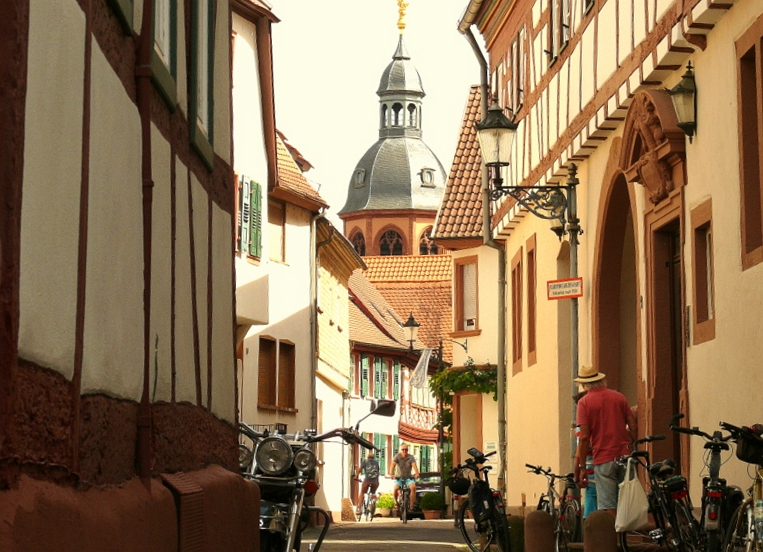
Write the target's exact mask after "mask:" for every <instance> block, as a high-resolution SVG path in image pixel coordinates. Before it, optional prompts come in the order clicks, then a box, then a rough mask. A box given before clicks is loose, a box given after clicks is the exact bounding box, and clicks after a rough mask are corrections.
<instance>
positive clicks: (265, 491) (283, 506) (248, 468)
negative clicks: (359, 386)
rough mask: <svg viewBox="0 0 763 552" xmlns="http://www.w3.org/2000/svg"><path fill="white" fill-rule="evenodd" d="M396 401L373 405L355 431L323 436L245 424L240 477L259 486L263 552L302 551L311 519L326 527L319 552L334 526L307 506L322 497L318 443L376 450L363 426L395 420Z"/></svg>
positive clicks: (315, 547) (318, 543) (241, 425)
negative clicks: (373, 419) (379, 420)
mask: <svg viewBox="0 0 763 552" xmlns="http://www.w3.org/2000/svg"><path fill="white" fill-rule="evenodd" d="M395 410H396V402H395V401H392V400H384V399H381V400H378V401H374V402H373V403H371V411H370V412H369V413H368V414H366V415H365V416H363V418H361V419H360V420H359V421H358V422H357V423H356V424H355V426H354V427H352V428H337V429H333V430H331V431H329V432H326V433H322V434H320V435H318V434H317V432H316V431H315V430H314V429H306V430H305V431H303V432H299V431H298V432H296V433H294V434H288V433H285V432H284V433H281V432H279V431H278V430H276V431H275V432H271V431H268V430H266V431H263V432H260V431H257V430H255V429H254V428H253V427H252V426H250V425H248V424H245V423H243V422H240V423H239V432H240V434H241V435H243V436H244V437H246V438H248V439H249V440H250V441H251V446H249V445H247V444H245V443H242V444H240V445H239V464H240V467H241V473H242V475H243V476H244V477H246V478H247V479H249V480H251V481H254V482H256V483H257V484H258V485H259V487H260V497H261V504H260V550H262V551H263V552H292V551H294V550H296V551H297V552H298V551H299V547H300V544H301V541H302V532H303V531H304V530H305V529H306V528H307V526H308V525H309V524H310V519H311V516H312V515H314V516H315V517H316V518H320V519H321V520H322V523H323V527H322V529H321V532H320V535H319V536H318V539H317V541H316V543H315V545H313V547H312V549H311V551H312V552H318V550H319V549H320V547H321V543H322V542H323V539H324V537H325V536H326V532H327V531H328V528H329V524H330V521H331V520H330V517H329V514H328V512H326V511H325V510H323V509H322V508H318V507H317V506H311V505H309V504H307V503H306V502H307V501H309V499H310V498H311V497H313V496H314V495H315V493H317V492H318V489H319V488H320V486H319V485H318V482H317V481H316V477H315V476H316V473H315V467H316V464H317V458H316V456H315V452H314V450H313V448H314V444H315V443H318V442H321V441H328V440H329V439H333V438H339V439H341V440H342V441H344V442H345V443H349V444H357V445H360V446H361V447H363V448H366V449H373V448H375V447H374V445H373V443H371V442H369V441H368V440H366V439H364V438H363V437H362V436H361V435H360V433H359V432H358V427H359V426H360V422H362V421H363V420H365V419H366V418H368V417H369V416H371V415H372V414H376V415H378V416H394V414H395Z"/></svg>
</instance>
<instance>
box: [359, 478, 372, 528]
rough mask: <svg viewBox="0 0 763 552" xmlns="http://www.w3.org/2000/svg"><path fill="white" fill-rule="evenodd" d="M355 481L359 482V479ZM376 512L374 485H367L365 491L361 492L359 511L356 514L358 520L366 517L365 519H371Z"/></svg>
mask: <svg viewBox="0 0 763 552" xmlns="http://www.w3.org/2000/svg"><path fill="white" fill-rule="evenodd" d="M356 481H358V482H360V480H359V479H357V480H356ZM375 513H376V487H374V485H369V486H368V488H367V489H366V492H365V493H363V502H362V503H361V504H360V512H359V513H358V514H357V516H358V521H361V520H362V519H363V518H366V521H373V520H374V514H375Z"/></svg>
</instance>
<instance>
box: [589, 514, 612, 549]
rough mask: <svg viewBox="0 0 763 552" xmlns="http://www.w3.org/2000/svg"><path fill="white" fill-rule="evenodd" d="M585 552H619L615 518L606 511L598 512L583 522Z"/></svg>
mask: <svg viewBox="0 0 763 552" xmlns="http://www.w3.org/2000/svg"><path fill="white" fill-rule="evenodd" d="M583 550H584V551H585V552H617V533H616V532H615V518H614V516H613V515H612V514H610V513H609V512H607V511H605V510H596V511H595V512H591V513H590V515H589V516H588V517H587V518H586V519H585V521H584V522H583Z"/></svg>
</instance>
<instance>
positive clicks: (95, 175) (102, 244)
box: [82, 43, 143, 400]
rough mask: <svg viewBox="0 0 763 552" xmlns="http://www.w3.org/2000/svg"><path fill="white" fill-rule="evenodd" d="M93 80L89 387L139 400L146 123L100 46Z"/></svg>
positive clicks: (85, 386) (85, 372) (85, 373)
mask: <svg viewBox="0 0 763 552" xmlns="http://www.w3.org/2000/svg"><path fill="white" fill-rule="evenodd" d="M94 45H95V43H94ZM92 83H93V86H92V96H91V119H90V132H91V135H90V196H89V198H88V199H89V207H88V217H89V220H88V237H87V239H88V245H87V291H86V297H85V328H84V357H83V367H82V392H83V393H94V392H108V393H109V394H112V395H116V396H118V397H122V398H127V399H133V400H138V399H139V398H140V391H141V389H142V383H143V224H142V182H141V175H140V159H141V157H140V141H139V140H137V137H138V136H140V121H139V119H138V112H137V109H136V108H135V105H134V104H133V103H132V101H130V99H129V98H128V97H127V95H126V94H125V91H124V88H123V86H122V83H121V82H120V81H119V79H118V78H117V76H116V75H115V74H114V72H113V71H112V69H111V66H110V65H109V63H108V62H107V61H106V59H105V58H104V56H103V54H102V53H101V50H100V49H99V48H97V47H94V48H93V54H92Z"/></svg>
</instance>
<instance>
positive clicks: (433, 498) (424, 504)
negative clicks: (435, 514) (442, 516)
mask: <svg viewBox="0 0 763 552" xmlns="http://www.w3.org/2000/svg"><path fill="white" fill-rule="evenodd" d="M419 507H421V509H422V510H442V509H443V508H444V507H445V499H444V498H443V497H442V495H441V494H440V493H435V492H429V493H424V496H422V497H421V501H420V502H419Z"/></svg>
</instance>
